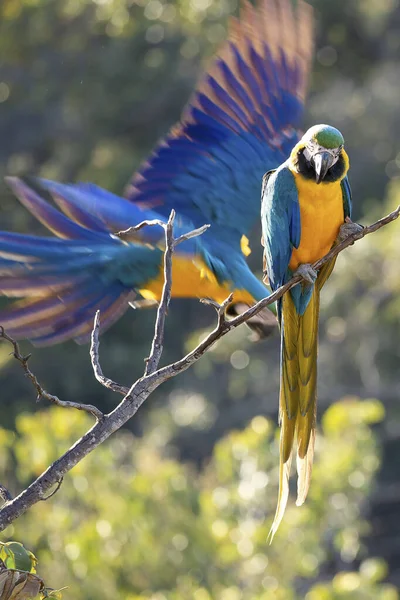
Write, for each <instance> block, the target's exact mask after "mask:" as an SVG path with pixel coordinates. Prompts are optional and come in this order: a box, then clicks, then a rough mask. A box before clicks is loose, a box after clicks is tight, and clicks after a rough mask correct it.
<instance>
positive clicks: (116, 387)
mask: <svg viewBox="0 0 400 600" xmlns="http://www.w3.org/2000/svg"><path fill="white" fill-rule="evenodd" d="M99 332H100V311H99V310H98V311H97V312H96V314H95V317H94V325H93V330H92V335H91V338H90V360H91V362H92V367H93V372H94V376H95V377H96V379H97V381H98V382H99V383H101V385H103V386H104V387H106V388H108V389H109V390H112V391H113V392H115V393H116V394H122V396H126V394H127V393H128V392H129V388H127V387H125V386H124V385H120V384H119V383H116V382H115V381H113V380H112V379H109V378H108V377H105V375H104V374H103V370H102V368H101V365H100V356H99V346H100V340H99Z"/></svg>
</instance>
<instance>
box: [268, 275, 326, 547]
mask: <svg viewBox="0 0 400 600" xmlns="http://www.w3.org/2000/svg"><path fill="white" fill-rule="evenodd" d="M328 276H329V275H328ZM325 280H326V279H324V280H323V281H322V283H324V282H325ZM320 288H321V286H320V285H319V284H318V282H317V283H316V284H315V286H314V288H313V292H312V294H311V297H310V300H309V302H308V305H307V307H306V309H305V311H304V313H303V314H299V313H298V311H297V309H296V305H295V302H294V301H293V298H292V295H291V294H290V293H287V294H285V295H284V297H283V299H282V303H281V306H282V318H281V392H280V415H281V437H280V473H279V494H278V504H277V509H276V513H275V517H274V521H273V523H272V527H271V531H270V535H269V539H270V541H272V538H273V536H274V535H275V533H276V531H277V529H278V527H279V525H280V523H281V521H282V518H283V515H284V512H285V508H286V504H287V500H288V495H289V481H288V479H289V474H290V465H291V459H292V454H293V447H294V442H295V441H296V445H297V454H296V464H297V474H298V484H297V502H296V503H297V504H298V505H301V504H303V502H304V500H305V499H306V496H307V493H308V489H309V487H310V481H311V472H312V463H313V456H314V442H315V423H316V384H317V344H318V317H319V293H320Z"/></svg>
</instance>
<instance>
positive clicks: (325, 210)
mask: <svg viewBox="0 0 400 600" xmlns="http://www.w3.org/2000/svg"><path fill="white" fill-rule="evenodd" d="M292 172H293V171H292ZM293 175H294V178H295V182H296V187H297V190H298V193H299V204H300V219H301V239H300V245H299V247H298V248H297V249H296V248H294V249H293V252H292V257H291V259H290V263H289V267H290V269H291V270H292V271H294V270H295V269H297V267H298V266H299V265H301V264H304V263H313V262H315V261H316V260H319V259H320V258H322V257H323V256H324V255H325V254H326V253H327V252H329V250H330V249H331V247H332V245H333V242H334V241H335V239H336V237H337V235H338V233H339V229H340V226H341V225H342V224H343V222H344V212H343V196H342V189H341V187H340V181H337V182H334V183H320V184H319V185H317V184H316V183H315V182H314V181H312V180H306V179H303V177H301V176H300V175H299V174H298V173H296V172H293Z"/></svg>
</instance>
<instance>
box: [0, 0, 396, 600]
mask: <svg viewBox="0 0 400 600" xmlns="http://www.w3.org/2000/svg"><path fill="white" fill-rule="evenodd" d="M312 4H313V5H314V6H315V9H316V28H317V49H316V58H315V62H314V69H313V74H312V79H311V85H310V95H309V100H308V105H307V110H306V120H305V124H304V125H305V126H307V125H311V124H313V123H316V122H328V123H330V124H332V125H335V126H336V127H338V128H339V129H341V131H342V132H343V134H344V136H345V139H346V148H347V151H348V152H349V154H350V159H351V184H352V188H353V196H354V208H355V218H356V219H357V220H361V221H362V222H370V221H373V220H375V219H376V218H379V217H380V216H383V214H386V213H387V212H388V211H389V210H390V209H392V208H393V207H394V206H395V205H397V204H399V203H400V144H399V141H398V140H399V138H400V117H399V110H400V109H399V105H400V101H399V98H400V66H399V56H400V6H399V2H398V0H335V1H334V2H333V1H331V2H327V1H326V0H325V1H324V0H315V1H314V2H313V3H312ZM235 13H237V2H236V1H235V0H190V1H189V0H180V1H169V2H167V1H161V0H139V1H138V0H96V1H93V0H2V2H1V3H0V140H1V143H0V161H1V164H0V175H1V178H2V177H3V176H4V175H5V174H13V175H16V174H33V175H41V176H43V177H47V178H52V179H57V180H61V181H79V180H81V181H82V180H85V181H87V180H88V181H93V182H95V183H97V184H98V185H101V186H103V187H105V188H107V189H109V190H111V191H113V192H115V193H121V191H122V189H123V187H124V186H125V184H126V183H127V181H128V180H129V178H130V175H131V174H132V172H133V171H134V170H135V169H136V168H137V167H138V166H139V164H140V162H141V161H142V160H143V159H144V158H145V157H146V155H147V154H148V152H149V151H150V150H151V148H152V146H153V145H154V144H155V142H156V141H157V140H158V139H159V138H160V137H161V136H162V135H164V134H165V133H166V132H167V130H168V128H169V127H170V126H171V125H172V124H173V123H174V122H175V121H176V120H177V119H178V117H179V115H180V112H181V110H182V108H183V106H184V103H185V101H186V99H187V98H188V97H189V96H190V93H191V91H192V90H193V86H194V84H195V82H196V79H197V77H198V75H199V74H200V73H201V69H202V66H203V65H204V63H205V62H206V61H207V59H208V58H209V57H210V56H211V55H212V53H213V52H214V51H215V49H216V48H217V46H218V44H219V43H220V42H221V41H223V40H224V38H225V36H226V26H227V17H228V16H229V15H230V14H235ZM0 195H1V213H0V214H1V229H13V230H15V231H22V232H23V231H25V232H26V231H30V232H36V233H39V232H40V231H41V230H40V229H39V226H38V225H37V223H36V222H35V221H34V219H33V218H32V217H31V216H30V215H29V214H28V213H27V212H25V211H24V209H23V208H22V207H21V206H20V205H19V204H18V202H17V201H16V200H15V199H14V198H13V197H12V195H11V193H10V192H9V191H8V190H7V189H6V187H5V185H4V184H3V183H2V182H1V183H0ZM399 227H400V225H399V224H398V223H395V224H392V225H389V226H388V227H386V228H384V229H382V230H380V231H379V232H377V233H376V234H374V235H371V236H368V237H367V238H366V239H365V240H363V241H362V242H359V243H357V245H355V246H354V247H353V248H352V249H351V250H349V251H347V252H345V253H343V254H342V255H341V256H340V258H339V260H338V263H337V267H336V269H335V272H334V274H333V276H332V277H331V280H330V281H329V282H328V284H327V285H326V287H325V288H324V291H323V295H322V317H321V321H322V323H321V336H320V337H321V344H320V352H319V415H320V417H321V419H320V425H321V428H320V431H319V436H318V443H317V456H316V466H315V471H314V477H313V482H312V486H311V492H310V496H309V499H308V500H307V503H306V505H305V506H304V507H302V508H296V507H295V506H294V502H293V499H292V501H291V502H290V505H289V508H288V511H287V515H286V516H285V519H284V523H283V525H282V526H281V528H280V530H279V531H278V534H277V535H276V538H275V540H274V543H273V545H272V546H268V545H267V543H266V537H267V533H268V529H269V526H270V524H271V521H272V516H273V512H274V508H275V503H276V497H277V477H278V472H277V465H278V445H277V435H278V434H277V430H276V422H277V405H278V374H279V351H278V348H279V339H278V336H276V337H275V338H274V339H272V340H268V341H266V342H262V343H254V342H253V341H252V340H251V335H250V333H249V332H248V330H247V329H246V328H245V327H242V328H239V329H238V330H236V331H235V332H233V333H231V334H229V335H228V336H227V337H226V338H224V340H223V341H222V342H221V343H219V344H218V345H217V346H216V347H215V348H214V349H213V350H212V351H211V352H210V353H208V354H207V355H206V356H205V357H204V358H203V359H202V360H201V361H199V362H198V363H197V364H196V365H195V366H194V367H193V368H192V369H191V370H189V371H187V372H186V373H185V374H183V375H182V376H181V377H179V378H177V379H174V380H173V381H172V382H170V383H168V384H167V385H164V386H163V387H162V388H161V389H160V390H158V391H157V392H156V393H155V394H154V395H153V396H152V397H151V398H150V399H149V400H148V402H147V404H146V405H145V406H144V407H143V408H142V409H141V411H140V414H139V415H138V416H137V417H136V418H135V419H134V421H133V422H131V423H129V424H128V426H127V428H126V429H124V430H123V431H121V432H120V433H118V434H116V435H115V436H114V437H113V438H112V439H111V440H110V441H109V442H108V443H106V444H104V445H103V447H101V448H100V449H99V450H97V451H96V452H95V453H94V454H93V455H92V456H91V457H89V458H88V459H85V461H83V463H82V464H80V465H79V466H78V467H77V468H76V469H74V471H73V472H72V473H71V474H70V475H69V476H67V477H66V479H65V481H64V483H63V485H62V487H61V490H60V491H59V492H58V494H57V495H56V496H54V498H52V499H51V500H50V501H49V502H47V503H41V504H40V505H37V506H36V507H35V508H34V509H32V510H31V511H30V512H29V514H27V515H26V516H24V517H23V518H21V519H20V520H18V522H16V523H15V525H14V526H10V527H9V528H8V529H7V530H6V534H5V535H6V537H7V536H8V537H12V538H14V539H19V540H20V541H22V542H23V543H24V544H25V545H27V546H29V548H30V549H31V550H33V551H34V552H35V553H36V554H37V556H38V558H39V561H40V562H39V573H40V574H41V575H42V576H43V577H44V578H45V579H46V583H47V584H48V585H51V586H52V587H62V586H64V585H67V586H69V589H68V590H67V591H65V592H64V597H65V598H71V599H72V598H79V599H87V600H89V599H90V600H91V599H93V598H96V599H99V600H105V599H109V598H118V599H119V598H121V599H124V600H125V599H126V600H138V599H140V598H142V599H145V600H150V599H151V600H189V599H191V598H194V599H195V600H267V599H270V598H277V599H282V600H291V599H302V598H306V599H307V600H336V599H353V598H354V599H360V600H361V599H362V600H363V599H369V598H371V599H375V598H378V599H381V600H396V598H398V595H397V591H396V589H397V588H396V586H397V585H400V520H399V514H400V475H399V472H400V407H399V399H400V393H399V392H400V368H399V367H400V344H399V339H400V325H399V324H400V298H399V296H400V267H399V257H400V235H399V232H400V229H399ZM259 239H260V233H259V231H255V232H254V235H253V236H252V239H251V246H252V249H253V252H252V255H251V256H250V260H251V264H252V266H253V268H254V269H255V270H257V271H258V272H261V254H260V250H259ZM213 319H214V314H213V311H212V310H211V309H210V308H207V307H205V306H202V305H199V303H198V302H196V301H192V302H183V301H182V302H174V303H173V304H172V307H171V309H170V311H169V316H168V323H167V333H166V351H165V357H164V360H165V361H170V360H172V359H175V358H178V357H180V356H181V355H182V354H183V353H184V352H186V351H187V350H188V349H190V348H192V347H193V346H194V344H195V343H197V341H198V340H199V338H200V337H201V336H202V335H203V334H204V331H205V330H207V329H208V328H210V326H211V325H212V323H213ZM153 322H154V312H152V311H151V310H148V311H145V312H142V313H141V314H140V315H139V314H138V313H135V312H133V311H130V312H129V313H128V314H126V315H125V317H124V318H123V319H122V320H121V322H119V323H118V324H117V325H116V326H114V327H113V328H112V330H111V331H109V332H108V333H107V334H106V335H105V336H104V338H103V341H102V346H101V354H102V364H103V368H104V370H105V372H106V374H107V375H108V376H110V377H113V378H114V379H116V380H118V381H120V382H121V383H124V384H129V383H131V382H132V381H133V380H134V378H136V377H137V376H139V375H140V374H141V373H142V371H143V366H144V363H143V359H144V357H145V356H147V355H148V350H149V343H150V340H151V334H152V327H153ZM23 348H24V350H26V351H27V352H28V351H31V350H32V348H31V347H30V345H29V344H28V343H25V344H24V345H23ZM9 352H10V348H9V347H7V346H6V345H4V344H2V345H0V406H1V422H2V427H3V429H0V447H1V448H0V481H1V482H2V483H3V484H7V487H9V488H10V489H11V490H12V492H13V493H17V492H18V491H19V490H21V489H22V487H23V486H25V485H26V484H27V483H28V482H30V481H31V480H32V478H33V477H34V476H36V475H38V474H39V473H40V472H41V471H42V470H43V469H44V468H45V467H46V466H47V465H48V464H49V462H51V461H52V460H54V459H55V458H56V457H57V456H58V455H59V454H60V453H62V452H63V451H64V450H65V449H66V448H67V447H68V446H69V445H70V444H71V443H72V442H73V441H74V440H76V439H77V437H79V436H80V435H81V434H82V433H83V432H84V431H85V428H87V427H88V425H89V419H87V418H86V417H85V416H83V415H82V414H80V413H75V412H71V411H66V410H61V409H56V408H53V407H51V408H48V407H47V406H45V405H44V404H40V405H37V404H36V403H35V395H34V393H33V390H32V389H30V387H29V385H28V382H27V381H26V379H25V378H24V377H23V376H22V374H21V372H20V371H19V369H18V365H16V364H15V363H14V362H13V359H12V358H11V357H10V355H9ZM31 368H32V369H33V370H34V371H35V372H36V374H37V375H38V377H39V378H40V380H41V382H42V383H43V384H44V385H45V387H46V388H47V389H48V390H49V391H51V392H52V393H54V394H57V395H58V396H60V397H61V398H63V399H68V400H74V401H84V402H88V403H94V404H96V405H98V406H99V407H100V408H102V409H103V410H105V411H108V410H110V409H112V408H113V407H114V406H115V404H116V403H117V402H118V398H117V397H115V396H113V395H112V394H111V392H108V391H106V390H104V388H102V387H100V386H99V385H98V384H97V383H96V381H95V380H94V377H93V374H92V371H91V367H90V361H89V356H88V348H87V347H86V346H83V347H78V346H76V345H75V344H74V343H73V342H70V343H65V344H63V345H61V346H59V347H55V348H51V349H43V350H34V351H33V357H32V359H31ZM293 492H294V490H293Z"/></svg>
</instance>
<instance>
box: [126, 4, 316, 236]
mask: <svg viewBox="0 0 400 600" xmlns="http://www.w3.org/2000/svg"><path fill="white" fill-rule="evenodd" d="M312 20H313V19H312V9H311V7H310V6H309V5H308V4H306V3H304V2H303V1H302V0H300V1H299V2H297V4H296V8H293V6H292V3H291V2H290V1H289V0H280V1H279V2H278V0H260V1H259V2H258V3H257V6H253V5H251V4H250V3H243V10H242V13H241V17H240V19H239V20H235V19H233V20H232V22H231V27H230V34H229V38H228V40H227V42H226V43H225V44H224V46H223V47H222V48H221V51H220V52H219V54H218V56H217V57H216V58H215V60H214V61H213V62H212V63H211V65H210V67H209V69H208V71H207V73H206V75H205V76H204V78H203V79H202V81H201V82H200V84H199V86H198V88H197V91H196V92H195V94H194V96H193V98H192V100H191V101H190V103H189V105H188V107H187V108H186V110H185V111H184V115H183V119H182V122H181V123H180V124H179V125H178V126H176V127H175V128H173V129H172V131H171V132H170V134H169V135H168V136H167V137H166V139H165V140H164V141H163V142H162V143H160V145H159V146H158V147H157V148H156V150H155V151H154V153H153V154H152V156H151V157H150V158H149V160H148V161H147V162H146V163H145V164H144V165H143V166H142V168H141V169H140V170H139V172H138V173H137V174H136V175H135V176H134V177H133V179H132V181H131V184H130V186H129V187H128V189H127V191H126V196H127V198H128V199H130V200H132V201H133V202H134V203H136V204H137V205H139V206H145V207H148V208H154V209H156V210H157V212H159V213H161V214H163V215H164V216H167V215H168V213H169V211H170V210H171V208H172V207H173V208H175V210H176V211H177V212H178V213H180V214H182V215H184V216H186V217H187V218H188V219H190V220H191V221H193V223H194V224H195V225H196V226H198V225H201V224H203V223H211V224H212V225H220V226H222V227H224V228H229V230H230V232H231V238H232V239H233V237H234V236H236V237H237V238H238V239H240V236H241V235H242V234H246V233H247V232H248V231H249V229H250V228H251V227H252V226H253V225H254V223H255V222H257V220H258V219H259V211H260V208H259V206H260V187H261V179H262V176H263V174H264V173H265V171H267V170H269V169H272V168H276V167H278V166H279V164H281V163H282V162H283V161H284V160H285V159H286V158H287V157H288V155H289V153H290V150H291V149H292V147H293V146H294V144H295V143H296V141H297V139H298V133H297V127H298V126H299V124H300V120H301V116H302V112H303V102H304V95H305V90H306V85H307V77H308V71H309V64H310V57H311V55H312V46H313V35H312ZM212 230H213V228H211V229H210V231H209V232H208V233H207V234H206V235H205V236H204V237H203V243H204V244H206V245H207V244H210V245H212V236H213V235H214V233H213V231H212Z"/></svg>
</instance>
